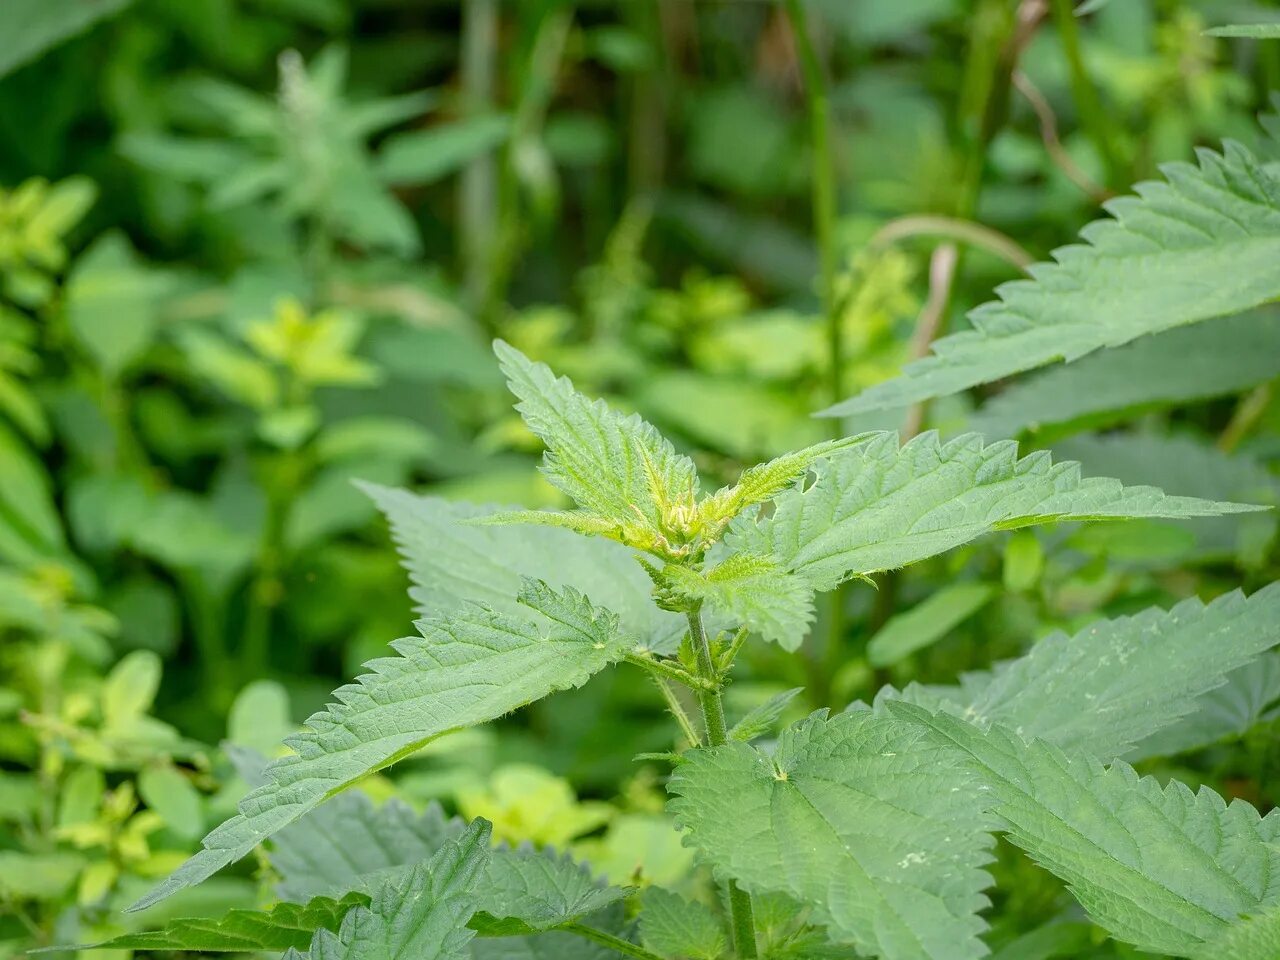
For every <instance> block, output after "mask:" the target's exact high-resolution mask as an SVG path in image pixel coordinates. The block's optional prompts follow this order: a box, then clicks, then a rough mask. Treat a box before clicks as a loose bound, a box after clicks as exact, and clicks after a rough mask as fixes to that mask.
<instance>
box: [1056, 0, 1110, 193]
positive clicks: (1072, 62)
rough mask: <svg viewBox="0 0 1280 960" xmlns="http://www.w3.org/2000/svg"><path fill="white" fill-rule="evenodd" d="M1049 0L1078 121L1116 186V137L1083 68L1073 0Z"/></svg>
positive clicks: (1108, 117)
mask: <svg viewBox="0 0 1280 960" xmlns="http://www.w3.org/2000/svg"><path fill="white" fill-rule="evenodd" d="M1051 2H1052V4H1053V19H1054V23H1055V24H1056V25H1057V27H1058V39H1059V40H1061V41H1062V52H1063V54H1064V55H1065V56H1066V58H1067V68H1068V70H1069V71H1070V74H1071V97H1072V99H1073V100H1074V101H1075V104H1076V109H1077V110H1078V111H1079V112H1080V125H1081V126H1082V127H1084V131H1085V133H1086V134H1088V136H1089V139H1090V140H1092V141H1093V145H1094V148H1095V149H1097V151H1098V155H1099V156H1101V157H1102V159H1103V161H1104V162H1105V163H1106V165H1107V181H1108V185H1109V186H1116V184H1117V178H1118V177H1119V176H1120V173H1121V171H1122V169H1123V163H1122V161H1121V160H1120V157H1119V155H1118V154H1117V153H1116V144H1117V143H1118V142H1119V139H1118V136H1117V133H1116V131H1115V130H1114V129H1113V127H1112V123H1111V118H1110V116H1109V115H1108V114H1107V112H1106V110H1105V109H1104V108H1103V106H1102V101H1101V100H1100V99H1099V97H1098V91H1097V89H1096V88H1095V87H1094V85H1093V82H1092V81H1091V80H1090V79H1089V71H1088V70H1087V69H1086V68H1085V64H1084V54H1083V53H1082V52H1081V49H1080V27H1079V24H1078V23H1077V22H1076V11H1075V4H1074V2H1073V0H1051Z"/></svg>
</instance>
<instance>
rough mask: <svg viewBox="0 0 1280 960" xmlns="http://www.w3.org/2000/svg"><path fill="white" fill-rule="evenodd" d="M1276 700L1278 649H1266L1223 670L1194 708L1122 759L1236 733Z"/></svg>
mask: <svg viewBox="0 0 1280 960" xmlns="http://www.w3.org/2000/svg"><path fill="white" fill-rule="evenodd" d="M1278 702H1280V653H1275V652H1272V653H1267V654H1265V655H1263V656H1262V657H1259V658H1258V659H1257V660H1256V661H1253V662H1251V663H1247V664H1245V665H1244V666H1242V667H1237V668H1236V669H1235V670H1233V671H1232V672H1231V673H1229V674H1227V679H1226V682H1225V683H1223V684H1222V686H1220V687H1215V688H1214V689H1212V690H1210V691H1209V692H1208V693H1204V694H1201V695H1200V696H1199V697H1197V698H1196V701H1195V706H1194V709H1193V710H1192V711H1191V712H1190V713H1188V714H1187V715H1186V716H1185V717H1183V718H1182V719H1181V720H1178V721H1177V722H1175V723H1173V724H1171V725H1169V726H1167V727H1164V728H1162V729H1160V730H1158V731H1156V732H1155V733H1153V734H1152V735H1151V736H1149V737H1147V738H1145V739H1144V740H1143V741H1142V742H1141V743H1139V744H1138V745H1137V746H1135V747H1134V748H1133V749H1132V750H1131V751H1129V752H1128V753H1126V754H1125V759H1126V760H1128V761H1130V762H1131V763H1136V762H1137V761H1138V760H1140V759H1143V758H1145V757H1171V756H1174V755H1175V754H1179V753H1188V752H1190V751H1192V750H1199V749H1200V748H1202V747H1207V746H1209V745H1210V744H1213V743H1217V742H1219V741H1221V740H1226V739H1229V738H1231V737H1238V736H1241V735H1242V734H1244V733H1246V732H1247V731H1248V730H1250V729H1251V728H1253V727H1254V726H1256V725H1257V724H1258V723H1260V722H1262V720H1263V719H1264V716H1270V715H1271V711H1270V709H1269V708H1273V707H1274V706H1275V705H1276V704H1277V703H1278Z"/></svg>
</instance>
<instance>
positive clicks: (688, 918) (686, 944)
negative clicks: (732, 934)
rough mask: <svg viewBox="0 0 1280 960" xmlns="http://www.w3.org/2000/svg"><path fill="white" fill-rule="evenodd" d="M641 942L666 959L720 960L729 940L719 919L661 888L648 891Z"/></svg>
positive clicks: (641, 926) (644, 904)
mask: <svg viewBox="0 0 1280 960" xmlns="http://www.w3.org/2000/svg"><path fill="white" fill-rule="evenodd" d="M640 939H641V941H642V942H643V943H644V945H645V946H646V947H648V948H649V949H650V950H653V951H654V952H655V953H660V954H661V955H662V956H664V957H682V958H683V957H687V958H688V960H720V958H721V957H723V956H724V955H725V951H726V950H727V949H728V938H727V937H726V936H725V933H724V927H723V926H722V925H721V923H720V921H719V920H718V919H717V918H716V915H715V914H714V913H712V912H711V911H710V909H708V908H707V907H705V906H703V905H702V904H701V903H697V902H696V901H693V900H686V899H685V898H684V897H682V896H680V895H679V894H677V893H671V892H670V891H669V890H663V889H662V888H661V887H649V888H648V889H646V890H645V892H644V895H643V897H642V898H641V909H640Z"/></svg>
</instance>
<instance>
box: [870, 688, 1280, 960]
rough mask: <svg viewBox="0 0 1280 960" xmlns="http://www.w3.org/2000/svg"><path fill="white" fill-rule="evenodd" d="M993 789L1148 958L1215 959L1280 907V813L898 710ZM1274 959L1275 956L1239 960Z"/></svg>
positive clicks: (1021, 835)
mask: <svg viewBox="0 0 1280 960" xmlns="http://www.w3.org/2000/svg"><path fill="white" fill-rule="evenodd" d="M889 709H890V711H891V712H892V713H894V714H895V715H898V716H901V717H903V718H908V719H910V720H911V721H912V722H914V723H915V724H917V725H918V726H919V728H920V729H921V730H923V731H927V734H928V738H929V739H930V740H932V741H933V742H934V743H935V744H937V745H938V746H939V747H950V748H952V749H953V750H954V751H955V753H956V754H957V755H959V756H960V757H963V758H964V760H965V762H966V763H967V764H968V765H969V766H970V768H971V769H973V770H974V771H975V772H976V773H978V774H979V775H980V776H981V777H982V779H983V781H984V785H986V786H987V787H988V788H989V791H990V795H991V797H992V799H993V800H994V802H995V812H996V813H997V814H998V815H999V816H1000V817H1001V818H1002V819H1003V820H1004V821H1005V824H1006V829H1007V831H1008V835H1009V838H1010V839H1011V840H1012V841H1013V842H1014V843H1016V844H1017V845H1018V846H1020V847H1022V848H1023V849H1024V850H1026V851H1027V852H1028V853H1029V854H1031V856H1032V857H1033V858H1034V859H1035V860H1036V861H1037V862H1038V863H1040V864H1041V865H1042V866H1044V867H1045V868H1046V869H1048V870H1050V871H1052V872H1053V873H1055V874H1057V875H1058V876H1059V877H1061V878H1062V879H1064V880H1066V881H1067V883H1068V885H1069V886H1070V888H1071V892H1072V894H1074V896H1075V897H1076V899H1077V900H1079V901H1080V903H1081V905H1082V906H1083V907H1084V908H1085V910H1086V911H1087V912H1088V914H1089V916H1090V917H1091V918H1092V919H1093V921H1094V922H1095V923H1097V924H1098V925H1099V926H1101V927H1103V928H1104V929H1106V930H1107V931H1108V932H1109V933H1110V934H1111V935H1112V936H1114V937H1116V938H1117V939H1119V940H1123V941H1125V942H1127V943H1132V944H1133V945H1135V946H1137V947H1138V948H1139V949H1141V950H1147V951H1150V952H1152V953H1161V954H1172V955H1174V956H1179V957H1201V956H1206V954H1205V953H1204V950H1205V949H1206V947H1208V946H1209V945H1210V944H1214V943H1221V942H1222V938H1223V937H1226V936H1228V935H1229V934H1228V931H1229V930H1230V928H1231V927H1233V926H1234V925H1236V924H1239V923H1240V922H1241V918H1242V917H1245V916H1251V915H1254V914H1257V913H1259V912H1262V911H1267V910H1274V909H1275V908H1276V907H1277V906H1280V883H1277V882H1276V879H1275V878H1276V877H1280V813H1277V812H1275V811H1273V812H1272V813H1271V814H1270V815H1268V816H1267V817H1265V818H1263V817H1259V815H1258V811H1256V810H1255V809H1254V808H1253V807H1251V806H1249V804H1247V803H1244V802H1243V801H1241V800H1235V801H1232V802H1231V803H1230V804H1227V803H1226V802H1225V801H1224V800H1223V799H1222V798H1221V797H1220V796H1218V794H1216V793H1214V792H1213V791H1212V790H1209V789H1208V788H1207V787H1202V788H1201V789H1200V792H1199V793H1192V792H1191V790H1190V789H1188V788H1187V787H1186V786H1185V785H1184V784H1181V783H1179V782H1178V781H1176V780H1175V781H1171V782H1170V783H1169V785H1168V786H1166V787H1161V786H1160V784H1159V783H1158V782H1157V781H1156V780H1155V779H1153V778H1151V777H1145V778H1141V779H1140V778H1139V777H1138V775H1137V774H1136V773H1135V772H1134V770H1133V768H1132V767H1130V766H1129V765H1128V764H1126V763H1124V762H1123V761H1116V762H1115V763H1113V764H1112V765H1111V766H1110V767H1109V768H1106V767H1103V766H1102V764H1100V763H1099V762H1098V761H1097V760H1094V759H1092V758H1091V757H1089V756H1087V755H1085V754H1083V753H1079V752H1076V751H1063V750H1060V749H1059V748H1057V747H1055V746H1051V745H1049V744H1047V743H1045V742H1044V741H1034V742H1032V743H1027V742H1025V741H1023V740H1022V739H1021V738H1020V737H1018V736H1017V735H1016V734H1014V733H1012V732H1010V731H1009V730H1007V729H1006V728H1004V727H1000V726H995V727H992V728H991V729H990V730H989V731H987V732H986V733H984V732H982V731H981V730H979V729H978V728H977V727H975V726H973V725H971V724H968V723H965V722H964V721H963V720H959V719H957V718H955V717H951V716H948V715H946V714H937V715H934V714H930V713H929V712H928V711H927V710H924V709H922V708H920V707H918V706H914V705H911V704H904V703H895V704H891V705H890V707H889ZM1215 956H1230V957H1232V960H1273V958H1274V957H1275V953H1274V952H1261V953H1255V954H1248V953H1229V954H1225V955H1222V954H1217V955H1215Z"/></svg>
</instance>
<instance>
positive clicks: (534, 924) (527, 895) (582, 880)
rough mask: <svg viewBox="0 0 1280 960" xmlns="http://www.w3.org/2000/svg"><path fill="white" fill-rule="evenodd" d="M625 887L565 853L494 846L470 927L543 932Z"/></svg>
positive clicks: (609, 900) (490, 932)
mask: <svg viewBox="0 0 1280 960" xmlns="http://www.w3.org/2000/svg"><path fill="white" fill-rule="evenodd" d="M628 892H629V891H627V890H624V889H623V888H621V887H613V886H609V885H608V884H606V883H604V882H603V881H600V880H597V879H596V878H595V877H594V876H593V875H592V873H591V869H590V868H589V867H587V866H586V865H585V864H581V863H577V862H575V861H574V860H573V859H572V858H571V857H569V856H568V855H567V854H557V853H556V852H555V851H554V850H544V851H538V850H535V849H533V848H532V847H530V846H520V847H518V848H516V849H514V850H511V849H498V850H495V851H493V853H492V855H491V857H490V860H489V865H488V867H487V869H486V870H485V874H484V882H483V883H482V884H481V885H480V886H479V887H478V889H477V890H476V896H477V903H478V905H477V908H476V911H477V912H476V914H475V916H473V917H472V919H471V928H472V929H473V930H476V931H478V932H479V934H480V936H482V937H506V936H519V935H523V934H531V933H542V932H544V931H547V930H552V929H554V928H556V927H559V926H561V925H562V924H566V923H572V922H573V921H575V920H579V919H581V918H582V917H585V916H587V915H588V914H592V913H596V912H598V911H600V910H603V909H605V908H606V907H609V906H611V905H613V904H615V903H618V902H619V901H621V900H622V899H623V898H624V897H626V896H627V894H628Z"/></svg>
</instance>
